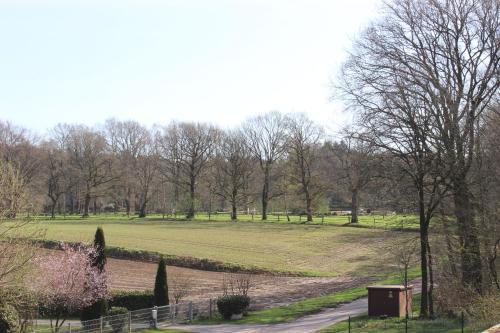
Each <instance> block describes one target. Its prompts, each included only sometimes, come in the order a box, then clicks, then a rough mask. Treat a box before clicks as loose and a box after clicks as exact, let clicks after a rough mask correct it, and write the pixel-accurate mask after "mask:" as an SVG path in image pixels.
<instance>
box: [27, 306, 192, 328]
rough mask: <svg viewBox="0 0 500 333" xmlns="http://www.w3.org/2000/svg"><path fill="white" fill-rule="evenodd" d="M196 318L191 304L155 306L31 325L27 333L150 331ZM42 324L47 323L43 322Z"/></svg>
mask: <svg viewBox="0 0 500 333" xmlns="http://www.w3.org/2000/svg"><path fill="white" fill-rule="evenodd" d="M198 315H199V310H198V308H197V306H196V305H195V304H193V302H184V303H178V304H171V305H165V306H155V307H152V308H145V309H140V310H134V311H129V312H128V313H124V314H118V315H112V316H103V317H101V318H98V319H93V320H86V321H79V322H76V321H74V320H69V321H67V323H65V324H63V325H62V326H61V327H59V328H56V327H47V326H50V324H49V325H47V324H44V325H40V322H42V321H39V322H38V323H37V324H34V325H32V329H30V330H28V331H27V332H28V333H125V332H129V333H130V332H136V331H141V330H145V329H150V328H159V327H164V326H168V325H171V324H176V323H188V322H191V321H192V320H193V319H195V318H196V317H197V316H198ZM43 322H44V323H46V322H48V320H43Z"/></svg>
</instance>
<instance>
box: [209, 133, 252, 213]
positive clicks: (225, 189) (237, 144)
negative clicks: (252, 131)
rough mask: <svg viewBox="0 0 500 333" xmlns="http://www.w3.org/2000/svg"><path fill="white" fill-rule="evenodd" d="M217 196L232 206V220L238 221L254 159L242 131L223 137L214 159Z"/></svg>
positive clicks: (224, 134) (226, 134) (225, 134)
mask: <svg viewBox="0 0 500 333" xmlns="http://www.w3.org/2000/svg"><path fill="white" fill-rule="evenodd" d="M214 162H215V163H214V169H215V170H214V173H215V179H216V194H217V195H219V196H220V197H222V198H224V199H225V200H227V201H229V203H230V204H231V220H233V221H236V220H237V219H238V209H237V208H238V204H240V203H241V202H242V201H244V200H245V199H246V197H247V196H246V193H245V189H246V188H247V187H248V181H249V178H250V175H251V173H252V170H253V165H252V157H251V154H250V152H249V149H248V145H247V142H246V140H245V136H244V135H243V133H242V132H241V131H238V130H235V131H227V132H225V133H223V135H222V136H221V141H220V144H219V145H218V148H217V150H216V156H215V159H214Z"/></svg>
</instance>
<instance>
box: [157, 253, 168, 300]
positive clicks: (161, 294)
mask: <svg viewBox="0 0 500 333" xmlns="http://www.w3.org/2000/svg"><path fill="white" fill-rule="evenodd" d="M154 300H155V305H156V306H162V305H168V283H167V267H166V264H165V259H163V257H162V258H161V259H160V262H159V263H158V271H157V272H156V279H155V290H154Z"/></svg>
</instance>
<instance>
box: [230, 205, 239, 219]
mask: <svg viewBox="0 0 500 333" xmlns="http://www.w3.org/2000/svg"><path fill="white" fill-rule="evenodd" d="M237 219H238V213H237V211H236V203H235V202H233V203H232V209H231V220H232V221H236V220H237Z"/></svg>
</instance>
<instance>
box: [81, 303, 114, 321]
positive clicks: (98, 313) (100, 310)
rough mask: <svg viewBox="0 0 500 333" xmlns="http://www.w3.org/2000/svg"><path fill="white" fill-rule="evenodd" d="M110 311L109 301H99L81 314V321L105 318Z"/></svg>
mask: <svg viewBox="0 0 500 333" xmlns="http://www.w3.org/2000/svg"><path fill="white" fill-rule="evenodd" d="M107 311H108V301H107V300H105V299H102V300H99V301H97V302H95V303H94V304H92V305H90V306H87V307H86V308H84V309H83V310H82V311H81V313H80V320H81V321H86V320H92V319H97V318H100V317H102V316H105V315H106V313H107Z"/></svg>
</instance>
